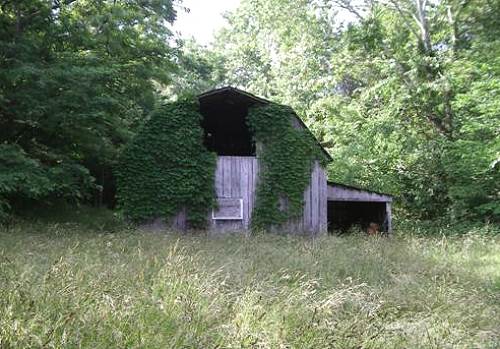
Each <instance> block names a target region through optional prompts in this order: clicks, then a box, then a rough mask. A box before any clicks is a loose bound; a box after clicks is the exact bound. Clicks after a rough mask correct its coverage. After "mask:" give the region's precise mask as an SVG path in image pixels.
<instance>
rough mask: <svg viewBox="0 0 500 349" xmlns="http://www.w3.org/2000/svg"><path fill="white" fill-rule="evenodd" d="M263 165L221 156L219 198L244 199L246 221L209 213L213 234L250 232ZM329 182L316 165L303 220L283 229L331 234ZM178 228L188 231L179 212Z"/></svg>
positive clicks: (250, 159) (217, 178)
mask: <svg viewBox="0 0 500 349" xmlns="http://www.w3.org/2000/svg"><path fill="white" fill-rule="evenodd" d="M258 175H259V162H258V160H257V158H255V157H250V156H219V157H218V158H217V167H216V170H215V191H216V196H217V198H222V199H243V219H242V220H225V219H224V220H214V219H213V218H212V212H210V213H209V216H208V220H209V226H210V229H211V230H212V231H217V232H226V231H227V232H231V231H244V230H248V229H249V228H250V223H251V217H252V210H253V207H254V205H255V196H256V188H257V181H258ZM327 194H328V192H327V179H326V173H325V171H324V169H323V168H321V166H320V165H319V164H318V163H317V162H316V164H315V165H314V168H313V170H312V172H311V183H310V184H309V186H308V187H307V189H306V190H305V191H304V212H303V215H302V217H300V218H298V219H293V220H290V221H289V222H288V223H287V224H285V226H284V227H283V229H284V230H285V231H286V232H290V233H304V232H306V233H312V234H317V233H323V232H326V231H327V223H328V220H327ZM173 224H174V226H175V227H176V228H180V229H184V228H185V214H184V212H179V214H178V215H177V216H176V217H175V218H174V220H173Z"/></svg>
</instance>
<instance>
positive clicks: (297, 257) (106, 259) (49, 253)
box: [0, 212, 500, 349]
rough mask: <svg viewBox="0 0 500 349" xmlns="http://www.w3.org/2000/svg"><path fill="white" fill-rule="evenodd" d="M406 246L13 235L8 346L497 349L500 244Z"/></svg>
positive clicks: (0, 281) (34, 227) (4, 338)
mask: <svg viewBox="0 0 500 349" xmlns="http://www.w3.org/2000/svg"><path fill="white" fill-rule="evenodd" d="M94 215H95V213H94V212H92V214H91V215H90V216H89V217H88V219H93V218H94ZM409 226H410V227H411V229H419V228H420V227H415V226H414V224H413V225H409ZM448 231H453V228H448ZM400 233H401V234H400V235H395V236H393V237H392V238H390V239H386V238H382V239H378V238H367V237H364V236H361V235H359V236H343V237H335V236H325V237H322V238H319V239H314V240H311V239H302V238H298V237H290V236H277V235H275V234H266V235H260V236H252V237H242V236H225V238H224V239H214V238H205V237H202V236H194V237H193V236H189V235H187V236H186V235H183V236H178V235H170V234H168V235H164V234H150V233H144V232H138V231H132V230H128V229H122V230H119V232H117V233H105V232H104V233H103V231H101V230H100V229H96V230H91V229H89V228H87V227H86V226H85V225H83V226H78V225H67V224H50V225H42V224H24V225H15V226H11V227H9V228H8V229H6V228H0V266H1V267H0V285H1V287H0V347H1V348H2V349H4V348H5V349H11V348H12V349H13V348H44V347H45V348H95V349H111V348H217V347H219V348H246V349H250V348H262V349H270V348H304V349H313V348H331V349H345V348H386V349H400V348H419V349H427V348H428V349H431V348H454V349H466V348H467V349H468V348H491V349H493V348H496V347H497V346H498V345H497V344H498V343H499V341H500V333H499V331H498V313H499V312H500V302H499V291H500V238H499V237H498V236H496V237H495V236H491V235H488V234H485V232H484V231H482V230H475V231H471V232H469V233H468V234H467V235H465V236H456V237H443V236H441V235H440V236H430V237H429V236H428V237H423V236H421V235H420V236H415V235H414V234H413V233H414V230H403V231H400ZM444 233H446V231H444Z"/></svg>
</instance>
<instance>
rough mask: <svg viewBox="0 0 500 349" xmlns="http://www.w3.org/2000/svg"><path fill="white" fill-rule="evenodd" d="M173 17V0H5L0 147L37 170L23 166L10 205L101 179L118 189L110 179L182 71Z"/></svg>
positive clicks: (83, 189) (75, 194)
mask: <svg viewBox="0 0 500 349" xmlns="http://www.w3.org/2000/svg"><path fill="white" fill-rule="evenodd" d="M174 19H175V11H174V9H173V7H172V2H171V1H170V0H158V1H142V0H140V1H139V0H130V1H113V0H102V1H96V0H78V1H75V0H64V1H46V0H23V1H4V2H2V6H1V9H0V143H1V144H7V145H11V146H15V148H16V149H17V150H18V153H19V154H22V157H23V159H24V160H23V161H24V162H25V164H27V166H28V164H30V165H29V166H31V167H29V166H28V167H29V168H32V167H35V168H36V170H35V171H34V172H33V173H28V172H27V173H24V174H20V173H19V172H17V173H18V174H16V175H15V176H16V178H17V179H16V181H17V182H16V183H18V184H16V185H9V189H8V191H9V194H8V196H9V202H10V204H12V201H13V200H14V199H18V198H20V197H26V196H27V197H29V198H32V199H35V201H44V200H48V199H49V197H48V196H47V195H51V194H53V193H54V191H55V192H64V193H65V195H66V194H67V195H68V196H71V197H72V199H73V200H78V199H82V198H83V197H88V195H87V194H90V193H92V190H93V187H91V186H88V185H87V184H88V183H89V182H92V181H94V179H96V181H97V184H99V185H100V187H101V189H103V190H104V191H105V192H107V193H110V194H111V193H113V191H114V188H113V187H114V183H113V180H112V179H110V180H108V181H107V182H105V183H104V182H103V181H102V178H109V177H111V173H110V172H111V171H110V169H111V167H112V166H113V165H114V163H115V159H116V156H117V153H118V151H119V149H120V148H121V146H122V145H123V144H124V143H125V142H126V141H127V140H128V139H129V138H130V136H131V134H133V133H134V132H135V131H134V128H135V126H136V125H138V124H139V123H140V120H141V119H142V118H144V116H145V115H147V113H148V112H149V111H150V110H151V109H152V108H153V106H154V104H155V100H156V92H155V85H158V84H159V83H168V82H169V76H170V75H171V72H172V70H173V69H174V67H173V65H172V63H171V61H172V58H173V55H174V52H173V50H172V48H171V47H170V46H169V44H168V42H169V39H170V37H171V33H170V31H169V29H168V28H167V26H166V25H165V23H166V22H170V23H171V22H172V21H173V20H174ZM6 149H7V148H5V147H4V148H2V149H1V150H0V151H2V152H4V154H0V156H1V157H3V158H5V157H7V156H8V155H9V153H8V152H7V150H6ZM28 167H26V169H28ZM8 171H11V172H12V173H16V172H15V170H14V169H9V170H8ZM23 171H24V170H23ZM2 174H3V173H2ZM21 175H22V176H24V177H26V180H23V181H21V180H20V179H19V176H21ZM75 176H81V177H83V178H82V180H81V181H71V178H73V177H75ZM30 178H31V179H33V178H43V185H41V183H40V181H39V180H31V179H30ZM9 181H11V180H9ZM21 182H22V184H19V183H21ZM68 182H71V183H70V184H68ZM12 183H13V182H12ZM4 191H5V190H4ZM94 192H97V191H95V190H94ZM34 193H36V195H34ZM27 194H28V195H27ZM0 195H2V196H3V197H4V198H5V197H6V194H0ZM5 200H6V199H4V200H3V203H4V206H5V204H6V201H5ZM108 203H110V202H108Z"/></svg>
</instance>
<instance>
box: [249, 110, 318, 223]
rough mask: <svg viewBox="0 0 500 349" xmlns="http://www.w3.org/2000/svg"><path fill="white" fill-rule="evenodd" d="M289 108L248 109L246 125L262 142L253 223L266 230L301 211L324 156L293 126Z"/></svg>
mask: <svg viewBox="0 0 500 349" xmlns="http://www.w3.org/2000/svg"><path fill="white" fill-rule="evenodd" d="M295 117H296V114H295V112H294V111H293V109H292V108H290V107H287V106H283V105H279V104H274V103H271V104H268V105H265V106H258V107H253V108H251V109H250V110H249V112H248V124H249V127H250V129H251V130H252V131H253V133H254V135H255V140H256V142H258V143H259V144H261V147H260V149H258V150H257V151H258V154H257V156H258V157H259V160H260V162H261V166H262V168H261V172H260V178H259V184H258V187H257V201H256V203H255V209H254V212H253V215H252V225H253V227H254V228H257V229H265V228H270V227H273V226H278V225H280V224H282V223H285V222H286V221H287V220H288V219H290V218H294V217H298V216H300V215H301V214H302V208H303V201H304V190H305V189H306V187H307V186H308V184H309V182H310V180H311V171H312V168H313V166H314V162H315V161H318V162H320V163H321V164H323V165H325V164H326V161H327V159H325V155H324V154H323V153H322V152H321V150H320V148H319V147H318V145H317V144H316V143H315V141H314V139H313V138H312V137H311V136H310V134H309V133H308V132H307V131H306V130H304V129H299V128H297V127H294V124H293V119H294V118H295Z"/></svg>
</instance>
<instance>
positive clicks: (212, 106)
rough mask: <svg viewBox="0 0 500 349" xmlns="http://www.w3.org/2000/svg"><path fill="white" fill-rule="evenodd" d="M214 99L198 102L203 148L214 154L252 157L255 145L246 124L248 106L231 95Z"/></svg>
mask: <svg viewBox="0 0 500 349" xmlns="http://www.w3.org/2000/svg"><path fill="white" fill-rule="evenodd" d="M216 97H218V98H215V97H214V98H210V99H208V98H207V99H205V100H202V101H200V111H201V114H202V115H203V121H202V127H203V129H204V130H205V139H204V143H205V146H206V147H207V149H208V150H210V151H213V152H215V153H217V155H228V156H255V142H254V140H253V135H252V133H251V132H250V130H249V128H248V125H247V121H246V117H247V114H248V105H247V104H246V103H242V102H241V101H238V100H237V99H234V98H232V97H231V95H226V96H216ZM224 97H225V98H224Z"/></svg>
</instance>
